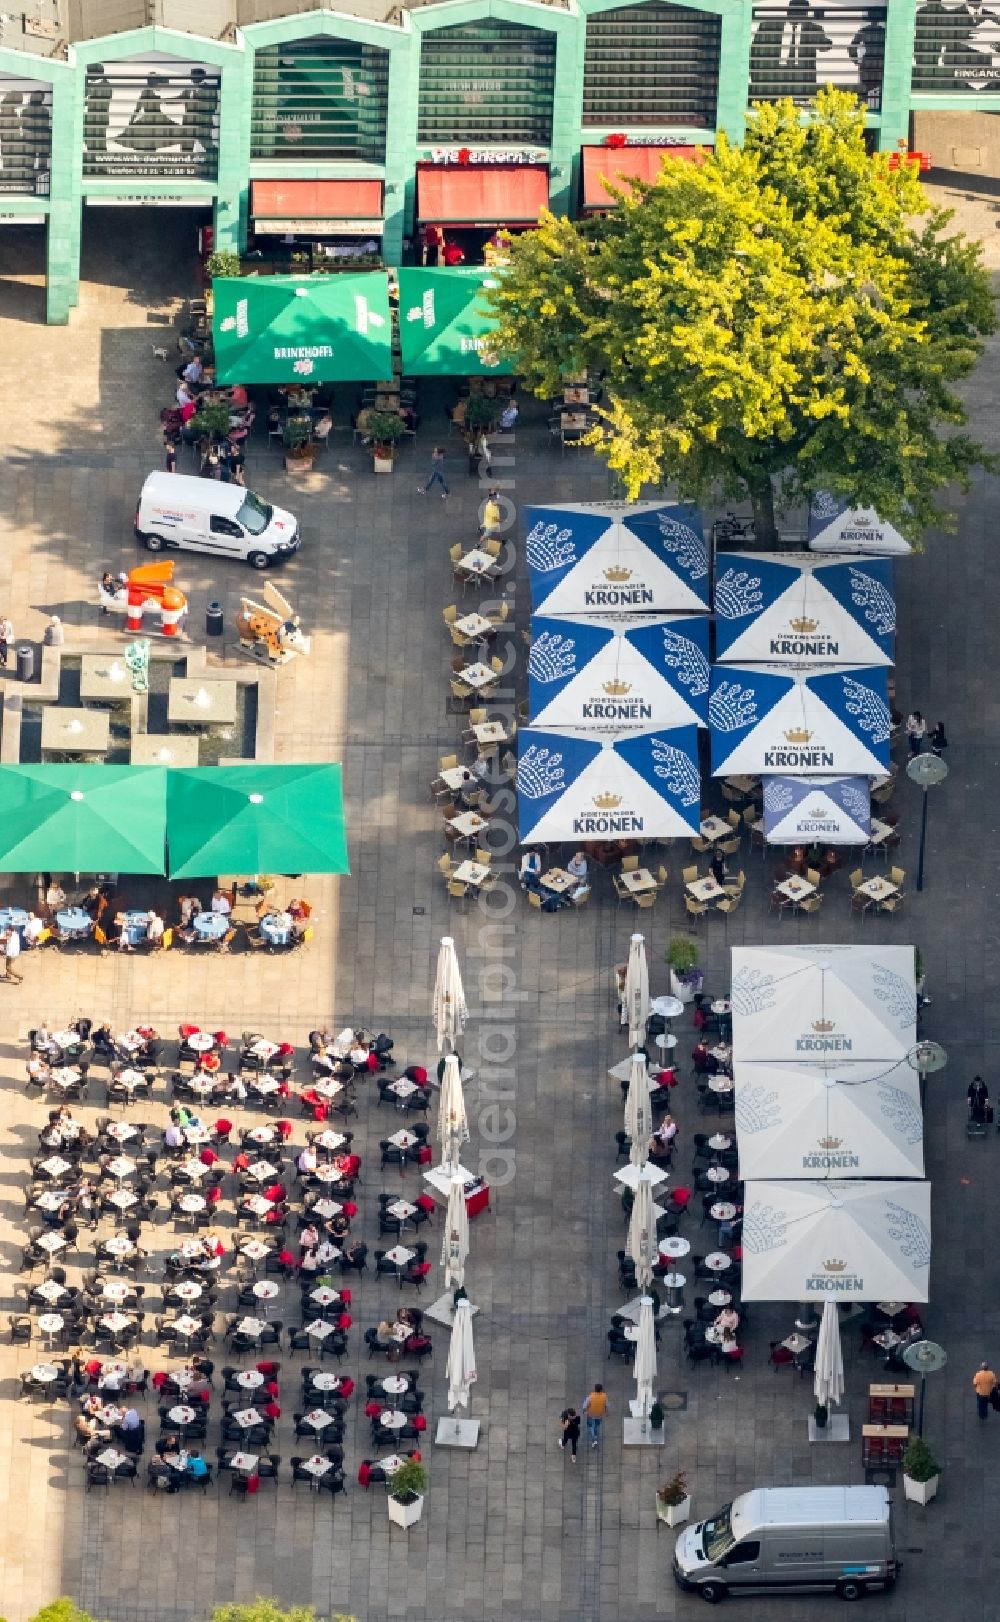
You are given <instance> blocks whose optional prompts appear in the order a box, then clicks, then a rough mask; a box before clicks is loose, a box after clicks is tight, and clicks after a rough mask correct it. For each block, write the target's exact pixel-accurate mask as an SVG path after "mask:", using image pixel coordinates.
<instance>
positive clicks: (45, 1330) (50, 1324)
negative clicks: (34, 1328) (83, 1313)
mask: <svg viewBox="0 0 1000 1622" xmlns="http://www.w3.org/2000/svg"><path fill="white" fill-rule="evenodd" d="M64 1322H65V1319H64V1318H63V1315H62V1313H61V1312H43V1313H42V1315H41V1317H40V1318H39V1320H38V1327H39V1329H40V1330H41V1331H42V1334H43V1335H44V1336H45V1338H46V1339H47V1340H49V1341H51V1340H52V1338H53V1336H54V1335H58V1333H59V1331H60V1329H61V1328H62V1326H63V1323H64Z"/></svg>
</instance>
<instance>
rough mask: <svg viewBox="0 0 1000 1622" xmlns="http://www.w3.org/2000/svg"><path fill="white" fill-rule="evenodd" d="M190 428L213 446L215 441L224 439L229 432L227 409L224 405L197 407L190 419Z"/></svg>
mask: <svg viewBox="0 0 1000 1622" xmlns="http://www.w3.org/2000/svg"><path fill="white" fill-rule="evenodd" d="M191 427H192V428H193V429H194V431H195V433H196V434H200V435H201V437H202V439H209V440H211V441H212V443H213V444H214V443H215V442H216V440H219V439H225V437H226V434H227V433H228V432H229V407H228V406H225V405H202V406H199V407H198V410H197V411H196V412H195V414H194V416H193V417H192V418H191Z"/></svg>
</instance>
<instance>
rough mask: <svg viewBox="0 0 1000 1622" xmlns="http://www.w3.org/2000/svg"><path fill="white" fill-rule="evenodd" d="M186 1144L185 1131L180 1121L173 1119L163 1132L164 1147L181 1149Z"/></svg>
mask: <svg viewBox="0 0 1000 1622" xmlns="http://www.w3.org/2000/svg"><path fill="white" fill-rule="evenodd" d="M183 1144H184V1131H183V1128H182V1126H181V1124H180V1121H179V1120H175V1119H171V1120H169V1121H168V1122H167V1125H166V1127H165V1128H164V1131H163V1147H164V1148H165V1149H180V1148H182V1147H183Z"/></svg>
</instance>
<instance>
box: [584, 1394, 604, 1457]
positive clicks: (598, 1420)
mask: <svg viewBox="0 0 1000 1622" xmlns="http://www.w3.org/2000/svg"><path fill="white" fill-rule="evenodd" d="M583 1412H584V1415H585V1417H586V1420H587V1437H588V1440H589V1442H590V1445H591V1447H596V1446H597V1444H598V1442H599V1441H600V1439H601V1426H602V1425H603V1424H604V1421H605V1419H606V1418H607V1417H608V1394H607V1392H606V1391H605V1389H604V1387H603V1386H602V1385H601V1383H600V1381H599V1380H598V1381H596V1382H595V1385H594V1389H593V1391H591V1393H590V1395H589V1396H588V1397H587V1399H586V1401H585V1402H584V1405H583Z"/></svg>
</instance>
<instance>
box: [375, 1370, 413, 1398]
mask: <svg viewBox="0 0 1000 1622" xmlns="http://www.w3.org/2000/svg"><path fill="white" fill-rule="evenodd" d="M379 1385H380V1386H381V1387H382V1390H383V1391H384V1392H385V1394H386V1396H387V1397H401V1396H402V1395H403V1392H404V1391H408V1390H409V1387H410V1382H409V1380H407V1379H404V1377H403V1375H401V1374H387V1375H386V1376H385V1378H384V1379H382V1380H380V1381H379Z"/></svg>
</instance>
